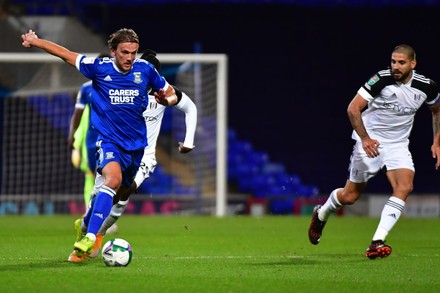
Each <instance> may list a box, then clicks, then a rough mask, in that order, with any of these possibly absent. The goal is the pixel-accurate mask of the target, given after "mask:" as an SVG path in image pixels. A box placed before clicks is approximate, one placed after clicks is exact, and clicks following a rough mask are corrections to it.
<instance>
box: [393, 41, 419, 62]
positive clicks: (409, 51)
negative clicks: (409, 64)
mask: <svg viewBox="0 0 440 293" xmlns="http://www.w3.org/2000/svg"><path fill="white" fill-rule="evenodd" d="M394 52H397V53H402V54H405V55H406V56H408V58H409V59H411V60H416V51H414V49H413V48H412V47H411V46H410V45H407V44H400V45H398V46H396V47H394V50H393V53H394Z"/></svg>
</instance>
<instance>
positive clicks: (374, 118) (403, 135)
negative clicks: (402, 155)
mask: <svg viewBox="0 0 440 293" xmlns="http://www.w3.org/2000/svg"><path fill="white" fill-rule="evenodd" d="M358 94H359V95H360V96H362V97H363V98H364V99H365V100H367V101H368V108H367V109H366V110H365V111H364V112H363V113H362V120H363V123H364V126H365V128H366V130H367V132H368V134H369V136H370V137H371V138H373V139H377V140H378V141H379V142H380V143H381V144H387V143H394V142H404V141H408V140H409V135H410V133H411V129H412V127H413V122H414V115H415V113H416V112H417V110H418V109H419V108H420V106H421V105H422V104H423V103H426V104H428V105H433V104H435V103H436V102H437V101H438V100H439V93H438V88H437V84H436V83H435V82H434V81H432V80H431V79H429V78H426V77H424V76H423V75H420V74H418V73H416V72H415V71H413V74H412V78H411V80H410V81H409V82H408V83H406V84H403V83H401V82H398V81H396V80H395V79H394V78H393V76H392V75H391V71H390V69H387V70H382V71H379V72H378V73H376V74H375V75H374V76H373V77H371V78H370V79H369V80H368V81H367V82H366V83H365V84H364V85H363V86H362V87H361V88H360V89H359V91H358ZM352 138H353V139H355V140H358V141H360V138H359V136H358V135H357V133H356V131H353V135H352Z"/></svg>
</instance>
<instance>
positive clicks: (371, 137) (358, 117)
mask: <svg viewBox="0 0 440 293" xmlns="http://www.w3.org/2000/svg"><path fill="white" fill-rule="evenodd" d="M416 64H417V62H416V53H415V51H414V49H413V48H412V47H410V46H408V45H405V44H402V45H399V46H396V47H395V48H394V50H393V52H392V54H391V67H390V68H388V69H385V70H382V71H379V72H378V73H376V74H375V75H373V76H372V77H371V78H370V79H369V80H368V81H367V82H366V83H365V84H364V85H363V86H362V87H361V88H360V89H359V90H358V92H357V94H356V95H355V97H354V98H353V99H352V100H351V102H350V104H349V106H348V109H347V113H348V116H349V118H350V122H351V125H352V127H353V134H352V138H353V139H354V140H355V141H356V143H355V145H354V147H353V153H352V155H351V159H350V167H349V178H348V179H347V181H346V183H345V186H344V187H343V188H337V189H335V190H333V191H332V192H331V194H330V196H329V197H328V199H327V201H326V202H325V203H324V205H323V206H320V205H318V206H316V207H315V208H314V211H313V214H312V220H311V223H310V227H309V240H310V242H311V243H312V244H315V245H316V244H318V243H319V240H320V239H321V234H322V230H323V228H324V226H325V224H326V223H327V220H328V218H329V217H330V215H331V214H333V213H334V212H335V211H336V210H337V209H339V208H341V207H342V206H343V205H351V204H353V203H355V202H356V200H357V199H359V197H360V196H361V193H362V192H363V191H364V190H365V188H366V187H367V183H368V180H370V179H371V178H372V177H374V176H375V175H376V174H377V173H378V172H379V171H380V170H381V169H385V171H386V175H387V178H388V181H389V182H390V184H391V187H392V190H393V193H392V195H391V196H390V197H389V199H388V201H387V202H386V204H385V206H384V207H383V210H382V214H381V217H380V221H379V225H378V226H377V229H376V232H375V234H374V235H373V239H372V242H371V244H370V246H369V247H368V248H367V250H366V252H365V255H366V256H367V257H368V258H370V259H375V258H377V257H387V256H388V255H390V254H391V246H389V245H388V244H385V239H386V237H387V235H388V233H389V232H390V231H391V229H392V228H393V227H394V225H395V224H396V223H397V221H398V220H399V217H400V215H401V213H402V211H403V209H404V207H405V201H406V199H407V198H408V196H409V194H410V193H411V191H412V189H413V180H414V174H415V169H414V163H413V159H412V156H411V152H410V150H409V135H410V133H411V129H412V126H413V123H414V115H415V114H416V112H417V110H418V109H419V108H420V107H421V106H422V105H423V104H426V105H427V106H428V107H429V109H430V110H431V112H432V121H433V123H432V127H433V130H434V137H433V142H432V145H431V153H432V157H433V158H435V160H436V162H435V168H436V169H437V170H438V168H439V166H440V102H439V100H440V97H439V93H438V87H437V84H436V83H435V82H434V81H433V80H431V79H429V78H426V77H425V76H423V75H420V74H418V73H416V72H415V70H414V68H415V67H416ZM367 106H368V108H367V109H366V110H365V111H363V109H364V108H365V107H367Z"/></svg>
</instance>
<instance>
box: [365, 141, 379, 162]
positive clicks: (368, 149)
mask: <svg viewBox="0 0 440 293" xmlns="http://www.w3.org/2000/svg"><path fill="white" fill-rule="evenodd" d="M379 146H380V143H379V141H377V140H375V139H372V138H369V137H368V138H364V139H362V147H363V149H364V151H365V153H366V154H367V156H368V157H369V158H375V157H378V156H379V155H380V153H379Z"/></svg>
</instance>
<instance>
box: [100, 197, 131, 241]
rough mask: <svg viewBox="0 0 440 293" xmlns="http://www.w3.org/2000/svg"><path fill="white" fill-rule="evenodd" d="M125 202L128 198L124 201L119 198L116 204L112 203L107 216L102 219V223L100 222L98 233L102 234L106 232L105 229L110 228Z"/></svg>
mask: <svg viewBox="0 0 440 293" xmlns="http://www.w3.org/2000/svg"><path fill="white" fill-rule="evenodd" d="M127 204H128V199H127V200H125V201H121V200H120V201H118V203H117V204H114V205H113V206H112V210H111V211H110V214H109V215H108V217H107V218H106V219H105V220H104V223H102V226H101V229H99V233H101V234H102V235H103V236H104V235H105V234H106V233H107V229H108V228H110V227H111V226H112V225H113V224H114V223H116V221H117V220H118V219H119V217H120V216H121V215H122V214H123V213H124V211H125V208H126V207H127Z"/></svg>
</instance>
